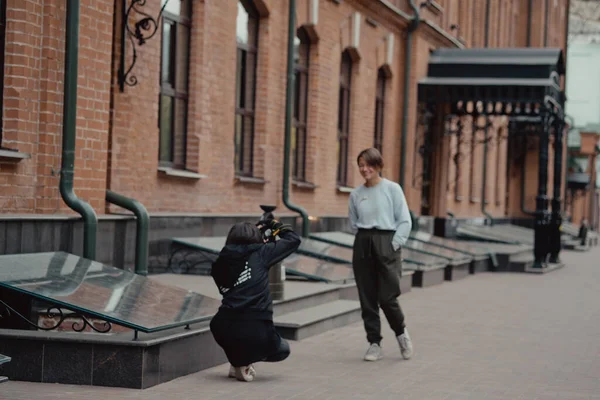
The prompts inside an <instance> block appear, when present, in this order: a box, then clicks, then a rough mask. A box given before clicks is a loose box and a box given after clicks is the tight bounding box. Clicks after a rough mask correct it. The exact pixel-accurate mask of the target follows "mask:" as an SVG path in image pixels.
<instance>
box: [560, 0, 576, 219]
mask: <svg viewBox="0 0 600 400" xmlns="http://www.w3.org/2000/svg"><path fill="white" fill-rule="evenodd" d="M566 7H567V23H566V24H565V50H564V51H565V53H564V62H565V74H564V76H563V84H564V87H563V91H564V93H567V60H568V59H569V57H567V52H568V51H569V27H570V23H571V0H567V6H566ZM563 110H565V111H566V101H565V105H563ZM565 118H569V119H570V120H571V122H570V123H569V129H567V132H566V133H565V137H564V143H565V146H566V143H567V140H568V138H569V133H570V132H571V129H573V128H575V126H574V125H575V121H574V120H573V118H571V117H569V116H567V115H566V114H565ZM565 150H566V151H565V153H566V154H565V156H566V157H565V160H564V161H565V165H564V167H565V168H564V169H563V171H564V173H563V182H564V185H565V188H564V197H563V216H564V214H565V213H566V211H567V196H568V185H567V164H568V162H569V151H568V149H565Z"/></svg>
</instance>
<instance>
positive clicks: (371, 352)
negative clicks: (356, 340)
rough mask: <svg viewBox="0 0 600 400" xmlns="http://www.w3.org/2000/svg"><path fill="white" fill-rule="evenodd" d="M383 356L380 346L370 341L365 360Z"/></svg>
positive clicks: (379, 358) (377, 358)
mask: <svg viewBox="0 0 600 400" xmlns="http://www.w3.org/2000/svg"><path fill="white" fill-rule="evenodd" d="M382 358H383V351H382V350H381V346H380V345H378V344H377V343H371V345H370V346H369V349H368V350H367V354H365V361H377V360H381V359H382Z"/></svg>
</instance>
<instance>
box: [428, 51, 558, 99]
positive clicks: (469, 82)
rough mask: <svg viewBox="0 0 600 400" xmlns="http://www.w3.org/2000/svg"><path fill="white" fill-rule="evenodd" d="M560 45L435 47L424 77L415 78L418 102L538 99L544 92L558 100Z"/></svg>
mask: <svg viewBox="0 0 600 400" xmlns="http://www.w3.org/2000/svg"><path fill="white" fill-rule="evenodd" d="M564 73H565V63H564V57H563V52H562V50H561V49H551V48H509V49H500V48H482V49H448V48H444V49H439V50H436V51H434V52H433V53H432V54H431V56H430V59H429V68H428V73H427V77H426V78H424V79H422V80H421V81H420V82H419V102H423V103H456V102H459V101H462V102H469V101H473V102H477V101H482V102H491V103H497V102H501V103H504V104H516V103H540V104H541V103H543V102H544V100H545V98H546V96H550V97H552V98H553V99H554V100H556V102H557V103H558V104H562V102H563V100H564V99H563V96H562V94H561V89H560V76H561V75H563V74H564Z"/></svg>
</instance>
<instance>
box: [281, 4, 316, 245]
mask: <svg viewBox="0 0 600 400" xmlns="http://www.w3.org/2000/svg"><path fill="white" fill-rule="evenodd" d="M295 37H296V0H290V5H289V21H288V48H287V51H288V54H287V56H288V58H287V87H286V94H285V131H284V135H285V142H284V150H283V204H284V205H285V206H286V207H287V208H288V209H290V210H292V211H295V212H297V213H298V214H300V216H301V217H302V236H303V237H305V238H307V237H308V236H309V234H310V225H309V220H308V213H307V212H306V210H305V209H304V208H302V207H300V206H298V205H295V204H294V203H292V202H291V201H290V150H291V145H292V112H293V101H294V99H293V96H294V79H295V74H294V38H295Z"/></svg>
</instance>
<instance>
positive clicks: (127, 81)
mask: <svg viewBox="0 0 600 400" xmlns="http://www.w3.org/2000/svg"><path fill="white" fill-rule="evenodd" d="M127 1H128V0H122V10H121V24H122V29H121V59H120V65H119V71H118V77H117V78H118V81H119V89H120V91H121V92H123V91H124V90H125V85H127V86H135V85H137V83H138V79H137V77H136V76H135V75H133V74H132V72H133V68H134V67H135V64H136V62H137V49H136V45H137V46H143V45H144V44H145V43H146V41H147V40H149V39H151V38H152V37H154V35H156V32H158V28H159V23H160V19H161V17H162V14H163V12H164V10H165V7H166V6H167V4H168V3H169V1H170V0H163V1H164V4H163V5H162V7H161V9H160V12H159V13H158V16H157V17H156V18H153V17H152V16H151V15H150V14H148V13H147V12H144V11H143V9H142V7H144V6H145V5H146V0H131V2H130V3H129V5H127ZM172 1H177V0H172ZM136 14H137V15H136ZM136 17H137V18H136ZM139 17H141V19H138V18H139ZM128 41H129V43H130V44H131V49H132V55H131V63H130V64H129V65H127V61H126V59H127V42H128Z"/></svg>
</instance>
